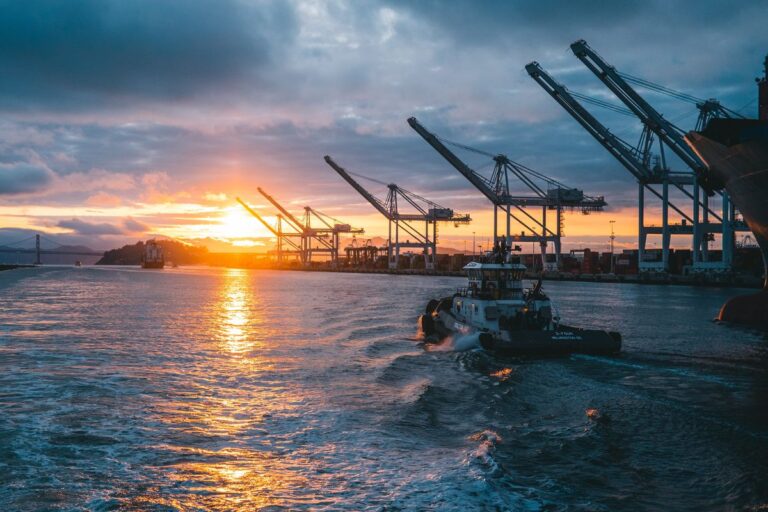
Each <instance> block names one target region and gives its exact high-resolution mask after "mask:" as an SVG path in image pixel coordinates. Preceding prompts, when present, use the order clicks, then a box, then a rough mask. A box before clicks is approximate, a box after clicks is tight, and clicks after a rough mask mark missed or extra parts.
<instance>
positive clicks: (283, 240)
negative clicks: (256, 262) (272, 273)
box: [236, 197, 304, 264]
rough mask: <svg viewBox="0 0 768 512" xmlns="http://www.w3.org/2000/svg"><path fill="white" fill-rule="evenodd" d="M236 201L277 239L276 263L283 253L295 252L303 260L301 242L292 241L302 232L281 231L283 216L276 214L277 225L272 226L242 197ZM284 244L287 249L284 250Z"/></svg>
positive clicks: (279, 261) (280, 259)
mask: <svg viewBox="0 0 768 512" xmlns="http://www.w3.org/2000/svg"><path fill="white" fill-rule="evenodd" d="M236 199H237V202H238V203H240V204H241V205H242V206H243V208H245V209H246V210H247V211H248V213H250V214H251V215H253V216H254V217H256V219H257V220H258V221H259V222H260V223H261V224H262V225H263V226H264V227H265V228H267V229H268V230H269V232H270V233H272V234H273V235H275V238H276V239H277V263H278V264H280V263H283V261H284V258H285V255H286V254H295V255H296V256H298V257H299V259H300V260H301V261H302V263H303V262H304V251H303V249H302V244H301V243H296V242H295V241H294V239H295V238H299V239H301V237H302V234H301V232H298V231H293V232H285V231H283V216H282V215H278V216H277V226H276V227H273V226H272V225H271V224H270V223H269V222H267V221H266V219H264V217H262V216H261V215H259V214H258V213H257V212H256V210H254V209H253V208H251V207H250V206H248V205H247V204H246V203H245V202H244V201H243V200H242V199H240V198H239V197H238V198H236ZM286 246H287V247H288V249H287V250H286Z"/></svg>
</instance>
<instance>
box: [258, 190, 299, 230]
mask: <svg viewBox="0 0 768 512" xmlns="http://www.w3.org/2000/svg"><path fill="white" fill-rule="evenodd" d="M257 190H258V191H259V193H260V194H261V195H262V196H264V198H265V199H266V200H267V201H269V202H270V203H272V206H274V207H275V208H277V209H278V210H279V211H280V213H282V214H283V215H285V217H286V218H287V219H288V223H289V224H290V225H291V227H292V228H293V229H295V230H296V231H300V232H304V231H305V229H304V226H303V225H302V224H301V222H300V221H299V219H297V218H296V217H294V216H293V215H292V214H291V212H289V211H288V210H286V209H285V208H283V207H282V205H281V204H280V203H278V202H277V201H276V200H275V198H274V197H272V196H271V195H269V194H267V193H266V192H264V190H263V189H262V188H261V187H257Z"/></svg>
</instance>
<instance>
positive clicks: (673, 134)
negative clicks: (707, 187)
mask: <svg viewBox="0 0 768 512" xmlns="http://www.w3.org/2000/svg"><path fill="white" fill-rule="evenodd" d="M571 50H572V51H573V53H574V55H576V57H578V59H579V60H581V62H583V63H584V65H585V66H586V67H587V68H588V69H589V70H590V71H592V73H594V74H595V76H597V78H599V79H600V81H602V82H603V83H604V84H605V85H606V87H608V88H609V89H610V90H611V92H613V93H614V94H615V95H616V96H617V97H618V98H619V99H620V100H621V101H622V102H623V103H624V104H625V105H626V106H627V107H628V108H629V109H630V110H631V111H632V112H634V113H635V115H636V116H637V117H638V118H639V119H640V120H641V121H642V122H643V124H644V125H646V126H648V128H649V129H650V130H652V131H653V132H654V133H655V134H656V135H657V136H658V137H659V138H660V139H661V140H662V141H664V143H666V144H667V145H668V146H669V147H670V149H672V151H674V152H675V154H676V155H677V156H678V157H680V159H681V160H682V161H683V162H685V164H686V165H687V166H688V167H690V168H691V169H693V171H694V172H695V173H696V175H697V176H698V177H699V178H700V179H703V178H704V177H705V176H706V174H705V172H706V167H705V166H704V164H703V163H702V161H701V160H700V159H699V157H698V156H697V155H696V154H695V153H694V152H693V151H692V150H691V149H690V148H689V147H688V145H687V144H686V143H685V140H684V139H683V133H682V131H681V130H680V129H679V128H677V127H676V126H675V125H673V124H672V123H670V122H669V121H667V120H666V119H664V116H662V115H661V114H660V113H659V112H658V111H657V110H656V109H654V108H653V107H652V106H651V105H650V104H649V103H648V102H647V101H645V100H644V99H643V97H642V96H640V95H639V94H638V93H637V91H635V90H634V89H633V88H632V87H631V86H630V85H629V84H628V83H627V82H626V80H624V78H622V77H621V75H620V74H619V72H618V71H616V69H615V68H614V67H613V66H611V65H609V64H608V63H607V62H605V61H604V60H603V59H602V57H600V56H599V55H598V54H597V53H596V52H595V51H594V50H593V49H592V48H590V47H589V45H588V44H587V42H586V41H584V40H583V39H580V40H578V41H576V42H575V43H573V44H572V45H571Z"/></svg>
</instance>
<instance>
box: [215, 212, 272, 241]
mask: <svg viewBox="0 0 768 512" xmlns="http://www.w3.org/2000/svg"><path fill="white" fill-rule="evenodd" d="M265 220H266V221H267V222H269V221H270V220H271V219H269V218H265ZM213 231H214V232H215V234H216V236H217V237H218V238H225V239H229V240H231V239H235V238H248V237H268V236H271V235H272V234H271V233H270V232H269V230H267V228H265V227H264V225H262V224H261V223H260V222H259V221H258V220H257V219H255V218H254V217H253V216H251V215H250V214H249V213H248V212H247V211H245V209H243V208H242V207H241V206H232V207H229V208H227V209H225V210H224V212H223V215H222V216H221V217H220V218H219V224H218V225H217V226H215V228H214V230H213Z"/></svg>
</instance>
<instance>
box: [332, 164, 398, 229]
mask: <svg viewBox="0 0 768 512" xmlns="http://www.w3.org/2000/svg"><path fill="white" fill-rule="evenodd" d="M324 159H325V163H327V164H328V165H330V166H331V168H332V169H333V170H334V171H336V172H337V173H339V176H341V177H342V178H344V180H345V181H346V182H347V183H349V184H350V185H352V188H354V189H355V190H357V191H358V193H359V194H360V195H361V196H363V197H364V198H365V199H367V200H368V202H369V203H371V204H372V205H373V207H374V208H376V209H377V210H378V211H379V212H380V213H381V214H382V215H383V216H385V217H386V218H388V219H390V220H392V218H393V216H392V214H391V213H390V212H389V210H387V208H385V207H384V204H383V203H382V202H381V201H380V200H379V199H378V198H377V197H376V196H374V195H373V194H371V193H370V192H368V191H367V190H366V189H365V188H364V187H363V186H362V185H360V184H359V183H358V182H357V181H355V179H354V178H353V177H352V176H350V175H349V173H348V172H347V171H345V170H344V168H343V167H341V166H340V165H338V164H337V163H336V162H334V161H333V159H332V158H331V157H330V156H328V155H325V157H324Z"/></svg>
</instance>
